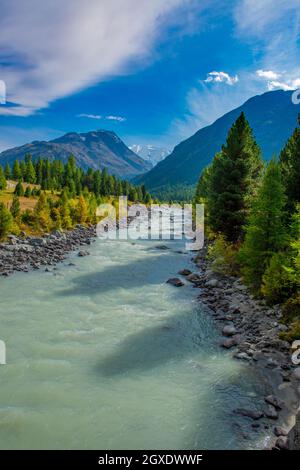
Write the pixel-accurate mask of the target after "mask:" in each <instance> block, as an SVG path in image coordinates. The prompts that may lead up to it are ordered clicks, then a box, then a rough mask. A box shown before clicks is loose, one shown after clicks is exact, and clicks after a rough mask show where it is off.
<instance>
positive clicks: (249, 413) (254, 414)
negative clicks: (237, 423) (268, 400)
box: [234, 408, 264, 421]
mask: <svg viewBox="0 0 300 470" xmlns="http://www.w3.org/2000/svg"><path fill="white" fill-rule="evenodd" d="M234 413H236V414H238V415H241V416H246V417H247V418H251V419H254V420H255V421H256V420H258V419H261V418H262V417H263V415H264V414H263V412H262V411H258V410H246V409H245V408H237V409H236V410H234Z"/></svg>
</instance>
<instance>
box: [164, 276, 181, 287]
mask: <svg viewBox="0 0 300 470" xmlns="http://www.w3.org/2000/svg"><path fill="white" fill-rule="evenodd" d="M167 284H171V285H172V286H175V287H181V286H184V283H183V282H182V280H181V279H179V278H178V277H171V278H170V279H168V280H167Z"/></svg>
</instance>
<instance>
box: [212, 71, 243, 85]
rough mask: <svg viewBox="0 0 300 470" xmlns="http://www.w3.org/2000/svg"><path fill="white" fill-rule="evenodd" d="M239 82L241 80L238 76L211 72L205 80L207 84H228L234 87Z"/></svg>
mask: <svg viewBox="0 0 300 470" xmlns="http://www.w3.org/2000/svg"><path fill="white" fill-rule="evenodd" d="M238 81H239V78H238V76H237V75H234V76H230V75H229V74H228V73H226V72H209V73H208V74H207V78H206V80H204V82H205V83H211V82H215V83H226V84H227V85H234V84H235V83H237V82H238Z"/></svg>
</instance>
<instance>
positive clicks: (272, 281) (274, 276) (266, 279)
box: [261, 253, 293, 303]
mask: <svg viewBox="0 0 300 470" xmlns="http://www.w3.org/2000/svg"><path fill="white" fill-rule="evenodd" d="M287 262H288V260H287V257H286V256H285V255H284V254H283V253H275V254H274V255H273V256H272V258H271V260H270V262H269V265H268V267H267V269H266V271H265V273H264V275H263V278H262V287H261V293H262V294H263V295H264V296H265V297H266V300H267V301H268V302H269V303H277V302H282V301H284V300H286V299H287V298H288V297H289V296H290V295H291V293H292V290H293V285H292V283H291V281H290V276H289V274H288V271H287V269H286V268H285V265H286V264H287Z"/></svg>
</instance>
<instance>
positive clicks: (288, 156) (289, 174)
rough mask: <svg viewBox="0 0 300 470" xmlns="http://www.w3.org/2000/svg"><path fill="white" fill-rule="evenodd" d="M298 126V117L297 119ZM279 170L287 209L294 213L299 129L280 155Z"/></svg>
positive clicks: (299, 181) (299, 196)
mask: <svg viewBox="0 0 300 470" xmlns="http://www.w3.org/2000/svg"><path fill="white" fill-rule="evenodd" d="M298 120H299V125H300V116H299V118H298ZM280 168H281V172H282V178H283V183H284V186H285V191H286V195H287V198H288V200H287V207H288V209H289V211H294V210H295V206H296V204H297V203H298V202H300V127H297V128H296V129H295V130H294V132H293V134H292V136H291V137H290V139H289V140H288V142H287V144H286V146H285V147H284V149H283V150H282V152H281V154H280Z"/></svg>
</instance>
